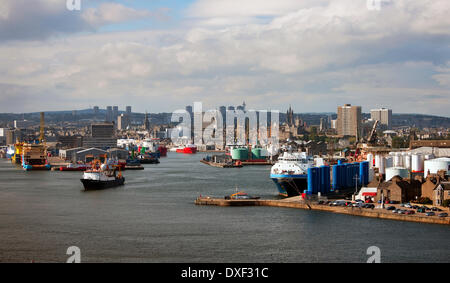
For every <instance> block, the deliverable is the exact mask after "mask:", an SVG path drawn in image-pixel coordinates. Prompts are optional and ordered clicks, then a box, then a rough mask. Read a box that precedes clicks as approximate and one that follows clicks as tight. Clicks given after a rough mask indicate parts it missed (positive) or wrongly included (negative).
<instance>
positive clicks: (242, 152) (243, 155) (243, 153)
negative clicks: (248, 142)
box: [231, 147, 248, 161]
mask: <svg viewBox="0 0 450 283" xmlns="http://www.w3.org/2000/svg"><path fill="white" fill-rule="evenodd" d="M231 158H232V159H233V160H241V161H245V160H247V159H248V149H247V148H245V147H241V148H235V149H233V150H232V151H231Z"/></svg>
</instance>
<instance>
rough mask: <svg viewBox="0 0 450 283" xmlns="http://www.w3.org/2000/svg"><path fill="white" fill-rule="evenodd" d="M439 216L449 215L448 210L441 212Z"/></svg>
mask: <svg viewBox="0 0 450 283" xmlns="http://www.w3.org/2000/svg"><path fill="white" fill-rule="evenodd" d="M438 216H439V217H447V216H448V213H447V212H442V213H439V215H438Z"/></svg>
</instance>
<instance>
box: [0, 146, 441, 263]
mask: <svg viewBox="0 0 450 283" xmlns="http://www.w3.org/2000/svg"><path fill="white" fill-rule="evenodd" d="M201 157H202V155H201V154H197V155H193V156H192V155H181V154H175V153H169V157H168V158H163V159H161V164H158V165H146V170H144V171H126V172H124V175H125V177H126V180H127V181H126V186H124V187H121V188H116V189H110V190H105V191H97V192H83V191H82V190H81V189H82V185H81V182H80V181H79V179H80V177H81V174H80V172H24V171H22V170H19V169H17V168H15V167H13V166H11V164H10V163H9V162H7V161H5V160H1V161H0V262H9V261H19V262H30V261H32V260H33V261H36V262H42V261H45V262H65V261H66V259H67V257H68V256H67V255H66V250H67V248H68V247H69V246H73V245H75V246H78V247H80V249H81V260H82V261H84V262H365V261H366V260H367V258H368V256H367V255H366V250H367V248H368V247H369V246H374V245H375V246H378V247H379V248H380V249H381V260H382V261H383V262H449V261H450V228H449V227H447V226H440V225H432V224H419V223H407V222H398V221H390V220H379V219H371V218H362V217H355V216H347V215H339V214H332V213H326V212H317V211H304V210H297V209H288V208H276V207H233V208H230V207H214V206H196V205H194V203H193V202H194V200H195V198H196V197H197V196H198V195H199V194H203V195H213V196H220V197H223V196H224V195H226V194H230V193H232V192H234V187H235V186H239V187H240V188H243V189H245V191H247V192H248V193H251V194H257V195H260V196H262V197H263V198H273V197H275V196H276V188H275V186H274V184H273V183H272V181H271V180H270V179H269V177H268V174H269V167H258V166H255V167H245V168H240V169H218V168H213V167H209V166H207V165H204V164H201V163H200V162H199V160H200V158H201Z"/></svg>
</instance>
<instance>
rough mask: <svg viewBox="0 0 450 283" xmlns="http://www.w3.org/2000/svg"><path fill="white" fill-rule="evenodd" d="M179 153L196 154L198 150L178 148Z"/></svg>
mask: <svg viewBox="0 0 450 283" xmlns="http://www.w3.org/2000/svg"><path fill="white" fill-rule="evenodd" d="M177 152H178V153H184V154H195V153H197V148H195V147H185V148H177Z"/></svg>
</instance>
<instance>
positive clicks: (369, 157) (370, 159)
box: [366, 153, 373, 168]
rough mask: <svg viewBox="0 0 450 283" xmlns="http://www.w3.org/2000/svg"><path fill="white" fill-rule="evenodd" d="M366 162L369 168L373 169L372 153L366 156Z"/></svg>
mask: <svg viewBox="0 0 450 283" xmlns="http://www.w3.org/2000/svg"><path fill="white" fill-rule="evenodd" d="M366 161H369V168H370V167H373V154H372V153H369V154H367V159H366Z"/></svg>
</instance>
